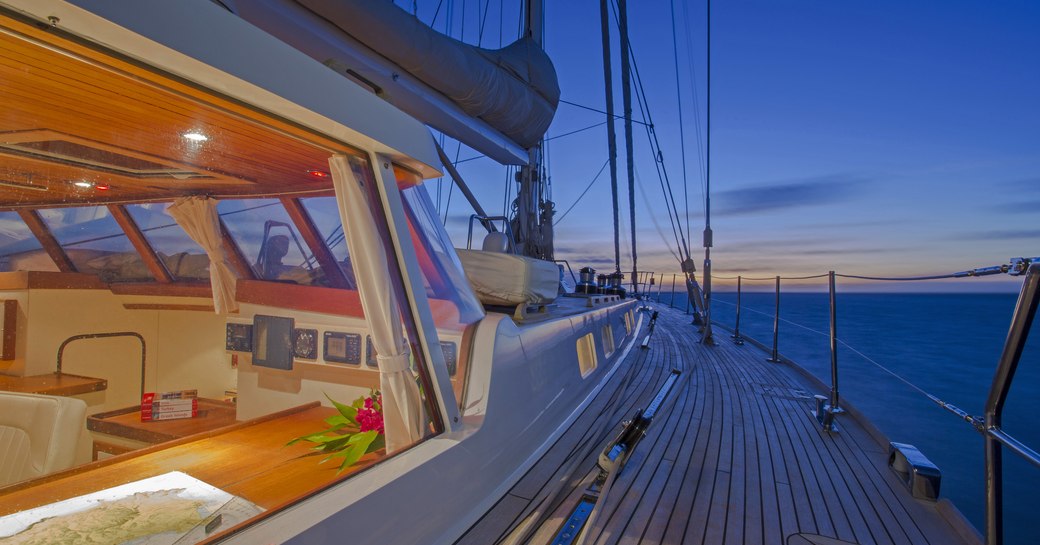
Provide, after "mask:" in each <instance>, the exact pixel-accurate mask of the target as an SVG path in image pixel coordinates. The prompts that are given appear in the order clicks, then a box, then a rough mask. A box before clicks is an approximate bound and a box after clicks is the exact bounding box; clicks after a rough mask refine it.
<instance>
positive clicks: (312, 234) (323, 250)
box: [281, 197, 347, 288]
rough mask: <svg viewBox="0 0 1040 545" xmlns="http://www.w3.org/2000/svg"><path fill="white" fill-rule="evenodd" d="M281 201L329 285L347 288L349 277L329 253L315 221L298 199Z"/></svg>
mask: <svg viewBox="0 0 1040 545" xmlns="http://www.w3.org/2000/svg"><path fill="white" fill-rule="evenodd" d="M281 201H282V206H284V207H285V211H286V212H288V213H289V218H291V219H292V222H293V224H295V225H296V229H297V230H299V231H300V236H302V237H303V240H304V242H306V243H307V247H308V248H310V250H311V253H312V254H314V259H316V260H317V261H318V265H319V266H320V267H321V269H322V271H324V272H325V278H326V280H328V282H329V285H330V286H331V287H333V288H346V287H347V277H346V276H344V274H343V269H341V268H340V267H339V263H337V262H336V258H335V257H334V256H333V255H332V252H330V251H329V248H328V246H326V245H325V241H324V240H323V239H322V238H321V235H320V234H319V233H318V228H317V227H315V225H314V221H313V220H312V219H311V216H310V214H308V213H307V209H305V208H304V207H303V204H302V203H301V202H300V200H299V199H296V198H292V197H282V199H281Z"/></svg>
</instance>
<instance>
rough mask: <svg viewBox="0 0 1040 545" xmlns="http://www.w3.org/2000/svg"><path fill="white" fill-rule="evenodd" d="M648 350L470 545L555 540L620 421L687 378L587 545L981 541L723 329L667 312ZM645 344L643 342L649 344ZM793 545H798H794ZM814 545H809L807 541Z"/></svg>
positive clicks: (783, 370)
mask: <svg viewBox="0 0 1040 545" xmlns="http://www.w3.org/2000/svg"><path fill="white" fill-rule="evenodd" d="M658 310H660V314H659V318H658V323H657V327H656V331H655V332H654V335H653V337H652V339H651V342H650V345H649V349H648V350H642V349H639V348H634V349H633V350H632V352H631V353H630V354H629V355H628V357H627V359H626V360H625V361H623V362H622V363H621V365H622V366H623V367H622V368H621V369H620V370H619V372H618V374H617V377H616V378H615V380H614V381H613V383H612V384H610V385H608V386H607V387H606V388H604V390H603V391H602V392H601V393H600V394H599V396H598V397H597V398H596V399H595V400H593V402H592V403H591V404H590V405H589V407H588V408H586V409H585V411H584V412H583V414H582V415H581V416H580V417H579V418H578V420H577V421H576V422H575V423H574V425H573V426H572V427H571V428H570V430H569V431H568V432H567V433H566V434H564V436H563V437H561V438H560V439H559V440H558V441H557V442H556V443H555V444H554V445H553V446H552V447H551V448H550V449H549V450H548V452H546V454H545V455H544V456H543V457H542V458H541V460H540V461H539V462H537V463H536V464H535V466H534V467H532V468H531V469H530V470H529V471H528V472H527V473H526V474H525V475H524V476H523V477H522V478H521V479H520V481H519V482H518V483H517V484H516V485H515V486H513V488H512V489H511V490H510V491H509V493H507V494H506V496H505V497H503V498H502V499H501V500H500V501H499V502H498V504H497V505H495V506H494V507H493V508H492V509H491V510H490V511H489V512H488V513H487V514H485V516H484V517H483V518H482V519H481V520H479V521H478V522H477V523H476V524H475V525H474V526H473V527H472V528H470V530H469V531H468V532H467V533H466V534H465V535H464V536H463V537H462V538H461V539H460V540H459V541H458V543H459V544H463V545H469V544H487V543H548V542H550V541H551V540H552V539H553V537H554V536H555V535H556V533H557V531H558V530H559V528H560V527H561V526H562V524H563V522H564V521H565V520H566V518H567V517H568V516H569V515H570V512H571V510H572V509H573V508H574V506H575V505H577V502H578V501H579V500H580V498H581V495H582V493H583V492H584V490H585V489H586V487H587V486H588V484H589V483H590V482H591V479H592V478H593V477H594V476H595V474H596V473H597V469H596V457H597V456H598V455H599V452H600V451H601V450H602V449H603V448H604V446H606V444H607V443H608V442H609V441H610V440H612V439H613V438H614V437H615V436H616V434H617V433H618V432H619V431H620V429H621V428H620V422H622V421H623V420H627V419H629V418H631V417H632V415H633V414H634V413H635V411H636V410H637V409H639V408H642V407H645V406H646V404H647V403H648V402H649V401H650V399H651V398H652V397H653V396H654V395H655V394H656V392H657V390H658V388H659V387H660V385H661V384H662V383H663V381H664V379H665V378H666V376H667V373H668V372H669V371H670V370H671V369H672V368H673V367H674V368H677V369H680V370H681V371H683V375H682V378H681V380H680V382H679V387H678V388H677V390H678V391H677V392H675V393H673V396H672V398H671V399H670V400H669V401H668V403H666V405H665V409H664V410H663V411H661V412H660V413H659V414H658V417H657V419H656V420H655V421H654V423H653V424H652V426H651V427H650V430H649V432H648V435H647V436H646V437H645V438H644V439H643V441H642V442H641V443H640V444H639V445H638V447H637V448H636V450H635V452H634V453H633V454H632V457H631V459H630V460H629V462H628V465H627V466H626V467H625V469H624V471H622V472H621V474H620V475H619V476H618V478H617V480H616V481H615V483H614V485H613V487H612V489H611V490H610V492H609V494H608V496H607V498H606V500H604V501H603V502H601V503H602V505H600V506H599V507H598V509H599V510H600V512H599V513H598V514H597V515H596V518H595V519H594V520H593V522H592V526H591V527H590V528H589V532H588V536H587V539H586V541H585V543H586V544H587V545H591V544H596V545H615V544H618V545H621V544H625V545H628V544H637V543H639V544H659V543H662V544H689V543H712V544H714V543H727V544H728V543H734V544H740V543H749V544H750V543H765V544H773V543H777V544H779V543H788V542H790V543H794V542H795V541H798V540H799V539H802V538H800V537H794V536H799V535H800V534H801V535H805V536H806V538H808V539H810V540H811V539H812V538H813V537H815V536H823V537H826V538H830V539H831V540H838V541H837V542H847V543H854V544H863V545H865V544H870V543H879V544H887V543H892V544H919V543H935V544H947V543H971V542H972V539H971V537H970V536H968V537H965V536H964V535H962V534H961V533H959V532H958V531H957V529H956V528H955V527H954V526H953V525H952V524H951V523H950V522H948V521H947V520H946V519H945V518H943V516H942V514H941V513H940V510H939V509H938V508H937V506H936V504H933V503H928V502H925V501H921V500H915V499H913V498H912V497H911V496H910V494H909V492H908V491H907V490H906V488H905V487H904V486H903V485H902V484H901V483H900V482H899V481H898V479H897V478H896V477H895V475H894V474H892V472H891V471H890V470H889V469H888V466H887V457H888V456H887V450H886V448H885V447H883V446H882V445H881V444H879V443H878V442H877V440H876V439H875V438H874V436H872V435H871V434H870V433H868V432H867V431H866V430H865V429H864V428H863V426H861V425H860V424H859V423H858V422H857V421H856V420H855V419H854V418H853V417H852V416H851V415H849V414H844V415H841V416H839V417H838V425H839V427H840V432H839V433H837V434H829V433H825V432H823V431H821V430H820V429H819V425H818V424H817V422H816V420H815V418H814V417H813V416H812V414H810V411H811V410H812V409H813V399H812V395H813V394H816V393H825V392H819V391H817V389H816V388H815V387H814V386H813V385H811V384H810V383H809V382H808V381H807V380H806V379H804V378H803V377H802V376H801V375H800V374H799V373H798V372H797V371H796V370H794V369H793V368H791V367H790V366H788V365H784V364H774V363H769V362H767V361H765V357H766V355H765V354H764V353H763V352H761V351H760V350H759V349H757V348H755V347H754V346H752V345H750V344H748V345H744V346H736V345H734V344H733V343H732V342H730V339H729V337H728V334H726V333H724V332H721V331H720V332H718V334H717V335H716V341H717V344H716V346H714V347H708V346H704V345H702V344H700V343H699V339H700V335H699V334H698V333H697V330H696V328H694V327H693V326H691V325H690V324H689V317H688V316H684V315H683V314H682V313H680V312H678V311H674V310H669V309H665V308H659V309H658ZM640 334H641V335H645V330H644V332H641V333H640ZM791 540H794V541H791ZM802 542H808V541H805V540H802Z"/></svg>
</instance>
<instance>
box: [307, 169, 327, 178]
mask: <svg viewBox="0 0 1040 545" xmlns="http://www.w3.org/2000/svg"><path fill="white" fill-rule="evenodd" d="M307 174H310V175H311V176H314V177H315V178H328V177H329V173H328V172H325V171H324V170H315V169H311V170H308V171H307Z"/></svg>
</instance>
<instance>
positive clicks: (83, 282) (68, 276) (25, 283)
mask: <svg viewBox="0 0 1040 545" xmlns="http://www.w3.org/2000/svg"><path fill="white" fill-rule="evenodd" d="M107 288H108V285H107V284H105V283H104V282H102V281H101V280H99V279H98V277H96V276H94V275H92V274H84V273H77V272H54V271H15V272H5V273H0V290H24V289H40V290H48V289H52V290H64V289H78V290H84V289H95V290H96V289H107Z"/></svg>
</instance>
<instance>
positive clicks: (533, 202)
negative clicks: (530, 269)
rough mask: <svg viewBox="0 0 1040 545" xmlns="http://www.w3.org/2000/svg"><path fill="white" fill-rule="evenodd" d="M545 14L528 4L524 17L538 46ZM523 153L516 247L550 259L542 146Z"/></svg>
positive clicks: (532, 0)
mask: <svg viewBox="0 0 1040 545" xmlns="http://www.w3.org/2000/svg"><path fill="white" fill-rule="evenodd" d="M544 18H545V12H544V8H543V5H542V0H528V1H527V10H526V12H525V15H524V25H525V29H524V33H525V34H526V35H527V36H530V37H531V39H532V40H534V42H535V43H537V44H538V45H539V46H542V42H543V38H544V32H543V30H544V24H543V23H544ZM543 142H544V140H542V141H539V142H538V143H537V144H535V145H533V146H531V148H530V149H528V150H527V153H528V159H527V164H526V165H524V166H522V167H521V168H520V171H519V172H517V181H518V182H519V183H520V190H519V191H518V194H517V197H516V217H515V218H513V220H512V225H513V233H514V236H515V237H516V242H517V246H518V247H519V250H520V252H521V253H523V255H525V256H527V257H534V258H537V259H546V260H550V261H551V260H552V259H553V225H552V219H553V214H554V213H555V210H554V208H555V203H553V202H552V201H551V200H549V199H548V182H547V180H546V179H545V177H544V176H543V169H542V143H543Z"/></svg>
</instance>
